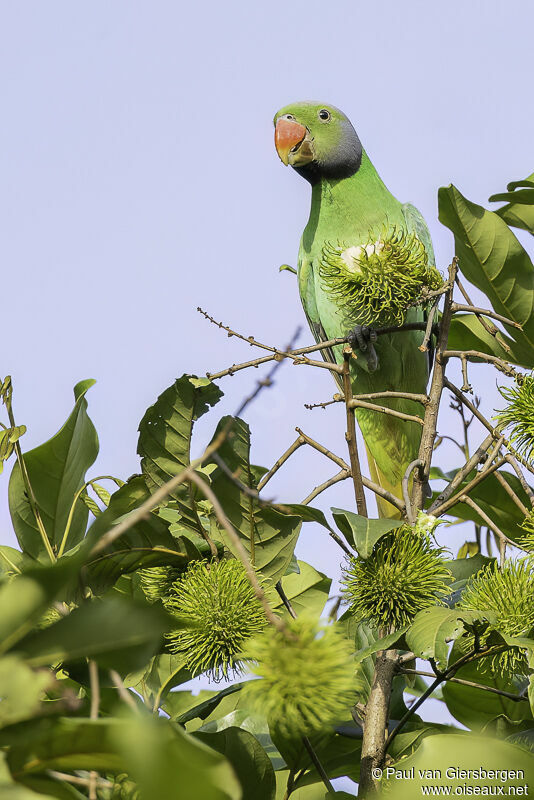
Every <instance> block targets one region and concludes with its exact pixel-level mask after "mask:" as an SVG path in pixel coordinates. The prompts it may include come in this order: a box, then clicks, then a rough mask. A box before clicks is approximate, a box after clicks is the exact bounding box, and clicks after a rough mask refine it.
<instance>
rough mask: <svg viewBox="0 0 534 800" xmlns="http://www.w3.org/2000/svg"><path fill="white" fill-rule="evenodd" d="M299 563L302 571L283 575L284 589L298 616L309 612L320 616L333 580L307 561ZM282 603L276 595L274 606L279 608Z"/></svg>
mask: <svg viewBox="0 0 534 800" xmlns="http://www.w3.org/2000/svg"><path fill="white" fill-rule="evenodd" d="M298 565H299V568H300V572H291V573H290V574H289V575H284V576H283V578H282V579H281V582H282V589H283V590H284V592H285V595H286V597H287V599H288V600H289V602H290V603H291V606H292V608H293V610H294V611H295V613H296V614H297V616H299V615H300V614H302V613H308V614H311V615H313V616H315V617H319V616H320V615H321V613H322V611H323V609H324V605H325V603H326V601H327V600H328V593H329V591H330V585H331V583H332V580H331V578H328V577H327V576H326V575H323V573H322V572H318V571H317V570H316V569H314V567H312V566H311V565H310V564H307V563H306V562H305V561H299V562H298ZM281 605H282V600H281V599H279V598H278V596H277V595H276V596H275V598H274V600H273V602H272V606H273V608H279V607H280V606H281Z"/></svg>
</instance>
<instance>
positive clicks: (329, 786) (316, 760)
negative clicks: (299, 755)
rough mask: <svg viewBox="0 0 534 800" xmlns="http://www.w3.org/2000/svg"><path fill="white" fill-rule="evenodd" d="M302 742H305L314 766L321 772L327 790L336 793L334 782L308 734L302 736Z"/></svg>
mask: <svg viewBox="0 0 534 800" xmlns="http://www.w3.org/2000/svg"><path fill="white" fill-rule="evenodd" d="M302 742H303V744H304V747H305V748H306V750H307V752H308V755H309V757H310V758H311V760H312V763H313V766H314V767H315V769H316V770H317V772H318V773H319V775H320V777H321V780H322V782H323V783H324V785H325V788H326V791H327V792H330V793H332V794H333V793H334V787H333V786H332V784H331V783H330V780H329V778H328V775H327V774H326V772H325V770H324V767H323V765H322V764H321V762H320V761H319V758H318V757H317V753H316V752H315V750H314V749H313V747H312V744H311V742H310V740H309V739H308V737H307V736H303V737H302Z"/></svg>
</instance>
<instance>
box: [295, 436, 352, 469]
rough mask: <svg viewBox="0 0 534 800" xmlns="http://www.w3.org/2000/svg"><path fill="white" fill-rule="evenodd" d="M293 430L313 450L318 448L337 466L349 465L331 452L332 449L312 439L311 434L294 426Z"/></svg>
mask: <svg viewBox="0 0 534 800" xmlns="http://www.w3.org/2000/svg"><path fill="white" fill-rule="evenodd" d="M295 430H296V431H297V433H298V434H299V435H300V436H302V438H303V439H304V441H305V442H306V444H309V445H310V447H313V449H314V450H318V452H319V453H322V454H323V456H326V457H327V458H329V459H330V460H331V461H333V462H334V464H337V465H338V467H341V468H342V469H349V465H348V464H347V463H346V462H345V461H344V460H343V459H342V458H341V457H340V456H336V454H335V453H332V451H331V450H328V448H326V447H325V446H324V445H322V444H319V442H316V441H315V439H312V438H311V436H308V435H307V434H305V433H304V431H303V430H301V429H300V428H295Z"/></svg>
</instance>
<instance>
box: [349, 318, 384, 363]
mask: <svg viewBox="0 0 534 800" xmlns="http://www.w3.org/2000/svg"><path fill="white" fill-rule="evenodd" d="M377 339H378V335H377V333H376V331H375V329H374V328H370V327H369V326H368V325H356V326H355V327H354V328H353V329H352V330H351V331H349V333H348V334H347V342H348V343H349V344H350V346H351V347H352V348H353V349H354V350H360V351H361V352H362V353H365V354H366V358H367V368H368V369H369V372H374V371H375V370H376V369H377V368H378V356H377V354H376V350H375V348H374V344H375V342H376V341H377Z"/></svg>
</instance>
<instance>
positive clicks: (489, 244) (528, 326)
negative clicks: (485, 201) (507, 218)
mask: <svg viewBox="0 0 534 800" xmlns="http://www.w3.org/2000/svg"><path fill="white" fill-rule="evenodd" d="M438 198H439V219H440V221H441V222H442V223H443V224H444V225H446V226H447V227H448V228H449V229H450V230H451V231H452V232H453V234H454V240H455V244H456V255H457V256H458V258H459V265H460V270H461V271H462V273H463V274H464V275H465V277H466V278H467V279H468V280H469V281H470V282H471V283H472V284H473V285H474V286H476V287H477V289H480V291H482V292H484V294H485V295H486V297H488V298H489V300H490V302H491V304H492V306H493V309H494V310H495V311H496V312H497V313H499V314H503V315H504V316H505V317H507V318H508V319H512V320H514V322H517V323H519V324H520V325H522V328H523V329H522V330H518V329H517V328H513V327H511V326H506V325H505V326H504V327H505V328H506V330H507V331H508V333H509V334H510V336H511V337H512V338H513V339H514V341H516V342H519V343H520V344H522V345H523V346H524V347H525V348H527V349H528V350H529V351H530V352H532V353H534V313H533V309H534V267H533V265H532V262H531V260H530V258H529V256H528V254H527V253H526V252H525V250H524V249H523V247H522V246H521V244H520V242H519V241H518V239H517V238H516V237H515V236H514V234H513V233H512V231H511V230H510V228H509V227H508V226H507V225H506V223H505V222H504V221H503V220H502V219H501V218H500V217H499V216H498V215H497V214H494V213H492V212H491V211H486V210H485V209H484V208H482V206H478V205H476V204H475V203H471V202H470V201H469V200H467V199H466V198H465V197H463V195H462V194H461V193H460V192H459V191H458V189H456V187H455V186H452V185H451V186H448V187H446V188H441V189H440V190H439V192H438Z"/></svg>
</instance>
